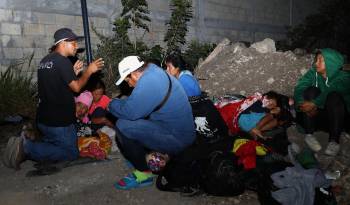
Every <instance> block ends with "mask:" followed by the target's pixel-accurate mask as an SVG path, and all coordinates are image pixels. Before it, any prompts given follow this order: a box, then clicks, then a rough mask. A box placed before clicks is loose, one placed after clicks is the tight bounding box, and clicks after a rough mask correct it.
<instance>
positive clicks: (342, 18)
mask: <svg viewBox="0 0 350 205" xmlns="http://www.w3.org/2000/svg"><path fill="white" fill-rule="evenodd" d="M349 10H350V1H348V0H323V1H321V4H320V7H319V10H318V13H316V14H313V15H310V16H308V17H307V18H306V19H305V21H304V22H303V23H301V24H299V25H297V26H294V27H292V28H290V29H289V32H288V39H289V41H290V43H291V48H304V49H306V50H309V51H312V50H314V49H315V48H324V47H331V48H335V49H337V50H339V51H341V52H342V53H344V54H347V55H348V56H349V55H350V38H349V36H350V27H349V25H350V15H349Z"/></svg>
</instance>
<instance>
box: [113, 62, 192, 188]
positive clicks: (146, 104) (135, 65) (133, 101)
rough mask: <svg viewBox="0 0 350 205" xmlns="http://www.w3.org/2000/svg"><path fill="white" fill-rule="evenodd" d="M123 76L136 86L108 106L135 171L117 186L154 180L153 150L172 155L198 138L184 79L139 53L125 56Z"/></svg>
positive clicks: (121, 64)
mask: <svg viewBox="0 0 350 205" xmlns="http://www.w3.org/2000/svg"><path fill="white" fill-rule="evenodd" d="M118 70H119V74H120V79H119V80H118V81H117V83H116V84H117V85H120V83H121V82H122V81H126V82H127V83H128V84H129V86H131V87H134V89H133V91H132V93H131V95H130V96H129V97H127V98H125V99H118V98H116V99H113V100H112V101H111V102H110V104H109V106H108V110H109V112H111V113H112V114H113V115H114V116H115V117H117V118H118V120H117V123H116V131H117V139H118V145H119V149H120V151H121V153H122V154H123V155H124V157H125V158H126V159H127V160H129V161H130V162H131V164H132V165H133V166H134V167H135V169H136V170H135V171H134V172H132V173H131V174H129V175H128V176H126V177H124V178H123V179H121V180H120V181H118V182H117V183H116V184H115V187H116V188H117V189H131V188H136V187H143V186H147V185H151V184H152V183H153V175H152V173H151V172H150V167H149V166H148V165H147V162H146V156H147V154H149V153H151V152H157V153H161V154H162V155H163V156H169V157H172V156H174V155H177V154H178V153H180V152H181V151H183V150H184V149H185V148H186V147H187V146H189V145H191V144H192V143H193V142H194V139H195V130H194V122H193V117H192V111H191V106H190V104H189V102H188V99H187V96H186V93H185V91H184V89H183V88H182V86H181V85H180V83H179V82H178V81H177V80H176V79H175V78H174V77H172V76H169V75H168V74H167V73H166V72H165V71H164V70H162V69H161V68H160V67H158V66H156V65H155V64H152V63H147V62H144V61H142V60H141V59H140V57H138V56H128V57H125V58H124V59H123V60H122V61H121V62H120V63H119V65H118Z"/></svg>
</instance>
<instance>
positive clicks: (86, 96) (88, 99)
mask: <svg viewBox="0 0 350 205" xmlns="http://www.w3.org/2000/svg"><path fill="white" fill-rule="evenodd" d="M75 102H76V103H77V102H81V103H83V104H84V105H86V106H87V107H88V108H89V107H90V106H91V103H92V94H91V92H90V91H87V90H86V91H84V92H82V93H80V95H79V96H78V97H76V98H75Z"/></svg>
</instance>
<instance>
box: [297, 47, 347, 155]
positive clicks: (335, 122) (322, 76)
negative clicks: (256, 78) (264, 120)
mask: <svg viewBox="0 0 350 205" xmlns="http://www.w3.org/2000/svg"><path fill="white" fill-rule="evenodd" d="M343 65H344V57H343V55H342V54H341V53H339V52H338V51H336V50H333V49H330V48H325V49H321V50H318V51H317V52H316V55H315V61H314V63H313V65H312V67H311V69H310V70H308V72H306V73H305V74H304V75H303V76H302V77H301V78H300V79H299V80H298V82H297V85H296V86H295V89H294V99H295V105H296V109H297V122H298V123H300V125H301V126H302V127H303V128H304V130H305V134H306V135H305V142H306V144H307V145H308V146H309V147H310V148H311V149H312V150H313V151H315V152H318V151H320V150H321V149H322V147H321V145H320V143H319V142H318V140H317V139H316V138H315V136H314V135H313V133H314V131H316V130H325V131H327V132H328V133H329V140H328V145H327V148H326V149H325V153H326V154H327V155H331V156H336V155H337V154H338V152H339V149H340V145H339V138H340V135H341V132H342V131H344V130H345V128H348V129H349V128H350V124H349V123H350V117H349V116H350V115H349V111H350V73H349V72H346V71H343V70H342V67H343Z"/></svg>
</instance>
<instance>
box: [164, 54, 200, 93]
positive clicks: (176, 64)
mask: <svg viewBox="0 0 350 205" xmlns="http://www.w3.org/2000/svg"><path fill="white" fill-rule="evenodd" d="M165 64H166V68H167V72H168V73H169V74H170V75H172V76H174V77H175V78H177V79H178V80H179V81H180V84H181V85H182V87H183V88H184V90H185V92H186V94H187V96H188V97H192V96H200V95H201V89H200V87H199V83H198V81H197V80H196V79H195V77H194V76H193V75H192V73H191V72H190V71H188V70H186V69H185V62H184V60H183V59H182V57H181V56H175V55H170V56H168V57H167V58H166V59H165Z"/></svg>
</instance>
